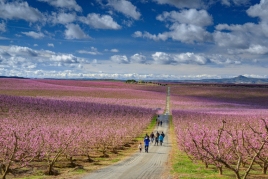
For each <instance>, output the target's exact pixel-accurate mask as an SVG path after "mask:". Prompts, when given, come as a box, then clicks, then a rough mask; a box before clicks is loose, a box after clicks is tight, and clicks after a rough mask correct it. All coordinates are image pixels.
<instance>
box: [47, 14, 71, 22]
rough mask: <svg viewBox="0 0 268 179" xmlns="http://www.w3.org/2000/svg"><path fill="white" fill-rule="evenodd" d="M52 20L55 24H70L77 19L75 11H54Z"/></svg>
mask: <svg viewBox="0 0 268 179" xmlns="http://www.w3.org/2000/svg"><path fill="white" fill-rule="evenodd" d="M50 18H51V22H52V23H53V24H69V23H72V22H74V21H75V20H76V14H75V13H64V12H61V13H58V14H57V13H55V12H53V13H52V16H51V17H50Z"/></svg>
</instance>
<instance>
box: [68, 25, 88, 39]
mask: <svg viewBox="0 0 268 179" xmlns="http://www.w3.org/2000/svg"><path fill="white" fill-rule="evenodd" d="M66 28H67V29H66V30H65V38H66V39H88V38H89V36H88V35H87V34H85V32H84V31H83V30H82V29H81V28H80V26H79V25H77V24H68V25H66Z"/></svg>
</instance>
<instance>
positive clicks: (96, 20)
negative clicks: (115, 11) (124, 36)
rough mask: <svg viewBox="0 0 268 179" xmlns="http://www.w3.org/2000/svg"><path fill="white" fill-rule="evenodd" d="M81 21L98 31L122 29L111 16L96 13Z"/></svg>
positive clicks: (81, 18)
mask: <svg viewBox="0 0 268 179" xmlns="http://www.w3.org/2000/svg"><path fill="white" fill-rule="evenodd" d="M79 20H80V21H81V22H82V23H85V24H87V25H89V26H90V27H93V28H96V29H115V30H116V29H120V28H121V26H120V25H118V24H117V23H116V22H115V21H114V20H113V18H112V17H111V16H109V15H100V14H95V13H90V14H88V15H87V17H80V18H79Z"/></svg>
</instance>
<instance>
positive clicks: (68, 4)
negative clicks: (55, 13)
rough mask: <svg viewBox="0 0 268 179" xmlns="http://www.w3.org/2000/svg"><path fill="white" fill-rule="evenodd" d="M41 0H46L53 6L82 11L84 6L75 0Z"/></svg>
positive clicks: (45, 0)
mask: <svg viewBox="0 0 268 179" xmlns="http://www.w3.org/2000/svg"><path fill="white" fill-rule="evenodd" d="M38 1H40V2H46V3H48V4H50V5H51V6H54V7H57V8H64V9H68V10H75V11H79V12H80V11H82V8H81V7H80V6H79V5H78V4H77V3H76V1H75V0H38Z"/></svg>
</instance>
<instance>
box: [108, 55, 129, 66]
mask: <svg viewBox="0 0 268 179" xmlns="http://www.w3.org/2000/svg"><path fill="white" fill-rule="evenodd" d="M111 60H112V61H113V62H115V63H119V64H128V63H130V61H129V59H128V58H127V56H125V55H113V56H111Z"/></svg>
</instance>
